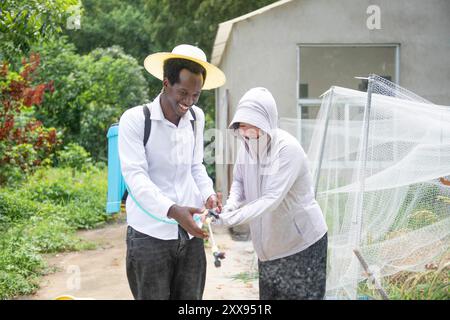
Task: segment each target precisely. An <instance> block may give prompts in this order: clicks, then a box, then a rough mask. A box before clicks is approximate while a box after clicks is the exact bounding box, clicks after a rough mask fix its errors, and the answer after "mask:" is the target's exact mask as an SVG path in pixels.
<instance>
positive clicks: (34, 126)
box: [0, 54, 59, 185]
mask: <svg viewBox="0 0 450 320" xmlns="http://www.w3.org/2000/svg"><path fill="white" fill-rule="evenodd" d="M22 63H23V68H22V70H21V71H20V73H17V72H14V71H11V70H9V65H8V64H7V63H1V64H0V185H2V184H5V183H9V182H14V181H17V180H20V179H21V178H23V176H24V175H23V173H30V172H33V171H34V169H35V168H36V167H38V166H40V165H43V164H50V163H51V160H50V156H51V155H52V153H53V152H54V151H55V148H56V146H57V145H58V143H59V139H58V137H57V132H56V130H55V129H54V128H45V127H44V126H43V125H42V122H40V121H38V120H36V119H35V118H34V117H33V114H34V108H35V107H38V106H39V105H40V104H41V103H42V101H43V96H44V92H45V91H52V90H53V84H52V82H49V83H43V84H38V85H36V86H33V85H32V84H31V83H32V77H33V74H34V73H35V71H36V69H37V68H38V66H39V63H40V58H39V55H37V54H32V55H31V57H30V60H29V61H26V60H25V59H24V60H23V62H22Z"/></svg>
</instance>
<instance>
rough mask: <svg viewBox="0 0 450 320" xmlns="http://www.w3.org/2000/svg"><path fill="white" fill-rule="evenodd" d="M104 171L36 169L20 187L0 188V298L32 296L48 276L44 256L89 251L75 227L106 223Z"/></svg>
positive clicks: (94, 168)
mask: <svg viewBox="0 0 450 320" xmlns="http://www.w3.org/2000/svg"><path fill="white" fill-rule="evenodd" d="M106 183H107V182H106V169H105V168H102V169H98V168H96V167H93V166H91V167H89V168H88V170H86V171H85V172H81V173H80V174H78V175H77V177H76V178H73V177H72V175H71V170H68V169H64V168H47V169H40V170H37V171H36V173H35V174H34V175H31V176H30V177H29V178H28V181H26V183H24V184H23V185H22V188H20V189H11V188H10V189H6V188H3V189H0V252H1V254H0V299H7V298H11V297H14V296H16V295H23V294H31V293H33V292H34V291H35V290H36V289H37V287H38V285H37V281H36V280H37V279H38V277H39V276H40V275H42V274H43V272H45V271H46V270H45V267H46V266H45V263H44V261H43V260H42V257H41V255H40V254H42V253H50V252H61V251H72V250H82V249H91V248H93V244H91V243H86V242H83V241H81V240H80V239H77V238H76V235H75V231H76V229H81V228H83V229H89V228H94V227H97V226H99V225H101V224H103V223H105V222H106V221H107V219H108V217H109V216H107V215H106V214H105V201H106V187H107V186H106Z"/></svg>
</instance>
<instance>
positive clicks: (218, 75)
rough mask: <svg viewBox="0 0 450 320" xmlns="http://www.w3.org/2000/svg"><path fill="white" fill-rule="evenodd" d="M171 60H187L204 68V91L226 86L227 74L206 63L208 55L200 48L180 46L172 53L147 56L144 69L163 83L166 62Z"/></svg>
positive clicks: (187, 45) (186, 45)
mask: <svg viewBox="0 0 450 320" xmlns="http://www.w3.org/2000/svg"><path fill="white" fill-rule="evenodd" d="M171 58H182V59H187V60H191V61H194V62H196V63H198V64H200V65H201V66H203V68H205V69H206V81H205V83H204V84H203V90H208V89H214V88H217V87H220V86H222V85H224V84H225V81H226V78H225V74H224V73H223V72H222V71H221V70H220V69H219V68H217V67H216V66H214V65H212V64H210V63H209V62H207V61H206V55H205V53H204V52H203V51H202V50H201V49H200V48H198V47H194V46H191V45H189V44H180V45H178V46H176V47H175V48H174V49H173V50H172V52H158V53H154V54H151V55H149V56H147V58H145V60H144V67H145V69H146V70H147V71H148V72H149V73H150V74H152V75H153V76H155V77H156V78H158V79H159V80H161V81H162V80H163V74H164V70H163V66H164V61H165V60H167V59H171Z"/></svg>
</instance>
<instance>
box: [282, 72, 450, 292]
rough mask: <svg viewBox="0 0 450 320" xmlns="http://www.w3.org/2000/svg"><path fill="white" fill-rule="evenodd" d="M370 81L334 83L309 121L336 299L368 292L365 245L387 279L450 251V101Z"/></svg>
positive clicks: (373, 266)
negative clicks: (359, 85) (357, 85)
mask: <svg viewBox="0 0 450 320" xmlns="http://www.w3.org/2000/svg"><path fill="white" fill-rule="evenodd" d="M367 81H368V86H367V87H368V89H367V92H362V91H356V90H351V89H347V88H342V87H331V88H330V89H329V90H328V91H327V92H326V93H324V94H323V95H322V104H321V107H320V111H319V113H318V117H317V119H316V120H314V121H309V122H306V128H309V130H311V132H310V133H309V135H310V136H311V143H310V146H309V149H308V150H307V154H308V159H309V162H310V163H309V165H310V169H311V171H312V174H313V179H314V181H315V191H316V199H317V201H318V202H319V204H320V206H321V208H322V210H323V212H324V214H325V216H326V221H327V225H328V228H329V231H328V236H329V246H328V265H327V294H326V295H327V298H331V299H355V298H357V297H358V284H359V283H360V282H361V281H362V280H365V279H366V275H365V273H364V272H363V269H362V266H361V263H360V262H359V260H358V259H357V257H356V255H355V252H354V250H355V249H356V250H358V251H359V252H360V253H361V256H362V257H363V258H364V259H365V261H366V262H367V265H368V266H369V269H370V271H371V273H372V275H373V278H376V279H379V280H381V279H382V278H383V277H385V276H389V275H393V274H396V273H397V272H399V271H421V270H424V267H425V265H426V264H427V263H429V262H430V261H433V259H436V258H439V257H442V255H444V254H448V252H449V231H450V182H449V180H450V107H448V106H440V105H435V104H433V103H431V102H429V101H426V100H425V99H423V98H421V97H419V96H417V95H416V94H414V93H412V92H410V91H408V90H406V89H404V88H402V87H400V86H398V85H396V84H394V83H392V82H390V81H388V80H385V79H383V78H381V77H379V76H377V75H370V76H369V77H368V78H367ZM282 122H283V121H281V122H280V126H281V127H283V124H282Z"/></svg>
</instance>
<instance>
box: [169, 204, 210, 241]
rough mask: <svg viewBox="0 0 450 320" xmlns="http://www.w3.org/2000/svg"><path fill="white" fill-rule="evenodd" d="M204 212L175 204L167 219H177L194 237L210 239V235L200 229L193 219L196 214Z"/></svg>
mask: <svg viewBox="0 0 450 320" xmlns="http://www.w3.org/2000/svg"><path fill="white" fill-rule="evenodd" d="M202 212H203V210H202V209H199V208H191V207H181V206H178V205H176V204H174V205H173V206H171V207H170V209H169V212H168V213H167V217H169V218H171V219H175V220H176V221H177V222H178V223H179V224H180V225H181V226H182V227H183V228H184V230H186V232H188V233H190V234H192V235H193V236H194V237H197V238H201V239H205V238H207V237H208V233H207V232H206V231H203V230H202V229H200V228H199V227H198V226H197V224H196V223H195V221H194V219H193V218H192V216H193V215H194V214H196V213H202Z"/></svg>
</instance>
